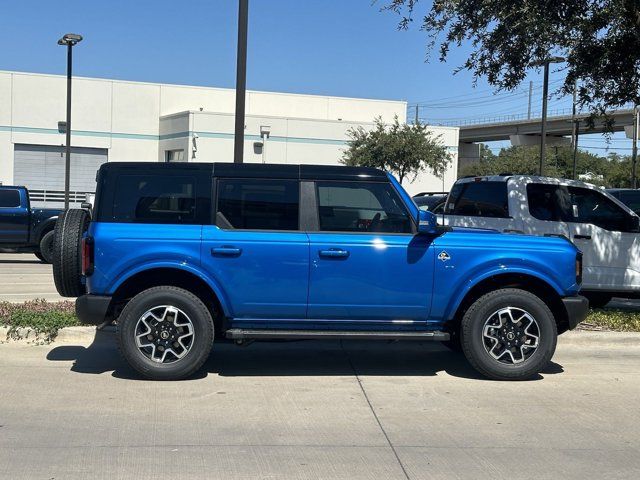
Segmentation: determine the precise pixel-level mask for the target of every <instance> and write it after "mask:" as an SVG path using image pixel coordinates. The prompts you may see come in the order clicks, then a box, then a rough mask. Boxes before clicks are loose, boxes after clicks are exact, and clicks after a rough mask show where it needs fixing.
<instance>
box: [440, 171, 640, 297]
mask: <svg viewBox="0 0 640 480" xmlns="http://www.w3.org/2000/svg"><path fill="white" fill-rule="evenodd" d="M443 220H444V223H445V224H446V225H455V226H464V227H481V228H491V229H495V230H499V231H502V232H509V233H524V234H530V235H544V236H564V237H566V238H567V239H569V240H570V241H572V242H574V243H575V244H576V246H577V247H578V248H579V249H580V250H582V253H583V255H584V257H583V262H584V270H583V283H582V293H583V295H585V296H587V297H588V298H589V300H590V302H591V305H592V306H594V307H601V306H604V305H606V304H607V303H608V302H609V301H610V300H611V298H612V297H614V296H616V297H623V298H640V233H639V232H640V218H639V217H638V216H637V215H636V214H635V213H634V212H633V211H632V210H631V209H629V207H627V206H626V205H624V204H623V203H622V202H620V201H619V200H618V199H616V198H614V197H612V196H611V195H609V194H608V193H606V192H605V191H604V190H602V189H600V188H598V187H596V186H594V185H590V184H587V183H583V182H577V181H573V180H559V179H556V178H548V177H532V176H525V175H497V176H489V177H469V178H462V179H460V180H458V181H457V182H456V183H455V184H454V185H453V187H452V188H451V192H450V193H449V196H448V197H447V202H446V204H445V213H444V215H443Z"/></svg>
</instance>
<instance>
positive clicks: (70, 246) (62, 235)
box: [53, 209, 90, 297]
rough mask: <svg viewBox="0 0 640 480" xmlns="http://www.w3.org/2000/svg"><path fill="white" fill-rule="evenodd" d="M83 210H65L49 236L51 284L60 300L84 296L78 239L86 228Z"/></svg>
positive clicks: (84, 211) (80, 243)
mask: <svg viewBox="0 0 640 480" xmlns="http://www.w3.org/2000/svg"><path fill="white" fill-rule="evenodd" d="M89 220H90V219H89V214H88V212H87V211H86V210H81V209H70V210H66V211H65V212H63V213H62V214H60V216H59V217H58V220H57V221H56V226H55V229H54V234H53V280H54V282H55V284H56V289H57V290H58V293H59V294H60V295H62V296H63V297H79V296H80V295H83V294H84V293H85V285H84V283H83V281H82V235H83V233H84V232H85V231H86V230H87V228H88V227H89Z"/></svg>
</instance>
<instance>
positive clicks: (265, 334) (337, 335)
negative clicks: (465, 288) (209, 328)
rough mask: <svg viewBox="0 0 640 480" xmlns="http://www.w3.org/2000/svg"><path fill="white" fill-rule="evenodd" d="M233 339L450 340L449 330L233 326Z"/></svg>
mask: <svg viewBox="0 0 640 480" xmlns="http://www.w3.org/2000/svg"><path fill="white" fill-rule="evenodd" d="M226 336H227V338H230V339H232V340H263V339H264V340H266V339H278V340H284V339H291V340H423V341H424V340H435V341H439V342H442V341H445V340H449V334H448V333H447V332H411V331H409V332H407V331H405V332H387V331H382V332H381V331H376V332H366V331H335V330H262V329H243V328H231V329H229V330H227V332H226Z"/></svg>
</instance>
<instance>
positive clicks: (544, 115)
mask: <svg viewBox="0 0 640 480" xmlns="http://www.w3.org/2000/svg"><path fill="white" fill-rule="evenodd" d="M564 61H565V58H564V57H547V58H545V59H543V60H539V61H537V62H534V63H532V64H531V65H532V66H534V67H544V83H543V86H542V132H541V139H540V168H539V174H540V175H542V174H543V173H544V157H545V149H546V147H547V145H546V143H547V97H548V96H549V65H550V64H551V63H562V62H564Z"/></svg>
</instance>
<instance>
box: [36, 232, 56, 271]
mask: <svg viewBox="0 0 640 480" xmlns="http://www.w3.org/2000/svg"><path fill="white" fill-rule="evenodd" d="M54 235H55V234H54V232H53V230H51V231H50V232H47V233H45V234H44V235H43V236H42V239H41V240H40V252H39V254H40V255H38V253H36V256H37V257H38V258H39V259H40V260H42V261H43V262H45V263H51V262H52V261H53V237H54Z"/></svg>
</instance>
